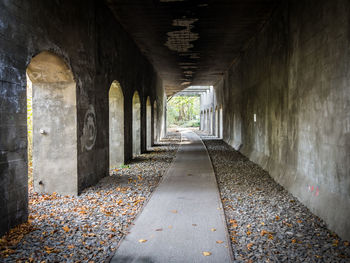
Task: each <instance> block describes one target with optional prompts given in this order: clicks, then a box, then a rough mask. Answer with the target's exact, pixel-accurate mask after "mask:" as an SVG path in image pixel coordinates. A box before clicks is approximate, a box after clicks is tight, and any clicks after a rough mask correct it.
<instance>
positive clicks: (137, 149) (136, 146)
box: [132, 91, 141, 157]
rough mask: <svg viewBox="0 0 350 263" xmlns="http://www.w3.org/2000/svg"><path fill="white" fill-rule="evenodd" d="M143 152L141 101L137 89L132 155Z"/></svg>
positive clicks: (133, 112)
mask: <svg viewBox="0 0 350 263" xmlns="http://www.w3.org/2000/svg"><path fill="white" fill-rule="evenodd" d="M139 154H141V101H140V96H139V93H138V92H137V91H135V93H134V96H133V97H132V156H133V157H135V156H136V155H139Z"/></svg>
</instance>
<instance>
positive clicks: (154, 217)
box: [111, 131, 232, 263]
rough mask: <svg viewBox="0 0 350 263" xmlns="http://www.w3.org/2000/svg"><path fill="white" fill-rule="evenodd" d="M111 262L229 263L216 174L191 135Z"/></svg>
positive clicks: (187, 134)
mask: <svg viewBox="0 0 350 263" xmlns="http://www.w3.org/2000/svg"><path fill="white" fill-rule="evenodd" d="M181 136H182V140H181V145H180V147H179V149H178V152H177V154H176V158H175V159H174V161H173V163H172V165H171V166H170V168H169V170H168V171H167V173H166V175H165V176H164V179H163V181H162V182H161V183H160V185H159V186H158V188H157V190H156V191H155V192H154V193H153V195H152V196H151V198H150V200H149V201H148V203H147V204H146V205H145V207H144V208H143V211H142V212H141V214H140V215H139V216H138V218H137V219H136V220H135V225H134V226H132V227H131V229H130V234H128V235H127V236H126V237H125V238H124V240H123V241H122V242H121V245H120V247H119V248H118V249H117V252H116V254H115V256H114V257H113V259H112V261H111V262H113V263H116V262H145V263H146V262H150V263H151V262H154V263H155V262H193V263H197V262H198V263H199V262H230V261H231V260H232V258H231V249H230V247H229V246H230V242H229V240H228V233H227V229H226V224H225V217H224V213H223V209H222V205H221V200H220V195H219V191H218V188H217V183H216V179H215V174H214V171H213V168H212V165H211V161H210V159H209V156H208V153H207V150H206V148H205V146H204V144H203V143H202V141H201V139H200V138H199V137H198V135H196V134H195V133H193V132H192V131H184V132H182V133H181Z"/></svg>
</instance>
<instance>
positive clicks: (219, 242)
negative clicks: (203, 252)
mask: <svg viewBox="0 0 350 263" xmlns="http://www.w3.org/2000/svg"><path fill="white" fill-rule="evenodd" d="M216 243H218V244H222V243H224V241H222V240H218V241H216Z"/></svg>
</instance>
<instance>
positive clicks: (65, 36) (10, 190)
mask: <svg viewBox="0 0 350 263" xmlns="http://www.w3.org/2000/svg"><path fill="white" fill-rule="evenodd" d="M0 46H1V49H0V105H1V109H0V214H1V217H0V234H2V233H4V232H5V231H6V230H8V229H9V228H10V227H11V226H14V225H16V224H18V223H20V222H23V221H25V220H26V218H27V214H28V211H27V203H28V200H27V191H28V190H27V183H28V179H27V130H26V68H27V66H28V64H29V62H30V61H31V59H32V57H33V56H35V55H36V54H38V53H40V52H41V51H44V50H49V51H51V52H53V53H55V54H57V55H58V56H59V57H61V58H62V59H63V60H64V61H65V63H66V64H67V65H68V66H69V68H70V70H71V71H72V73H73V75H74V80H75V83H76V100H77V103H76V105H77V107H76V112H77V144H78V147H77V162H78V163H77V169H78V192H80V191H81V190H82V189H84V188H85V187H87V186H89V185H92V184H94V183H96V182H97V181H98V180H99V179H100V178H101V177H103V176H106V175H107V174H108V168H109V163H108V162H109V161H108V160H109V156H108V155H109V147H108V144H109V129H108V127H109V125H108V121H109V118H108V116H109V109H108V104H109V102H108V91H109V88H110V86H111V84H112V82H113V81H114V80H117V81H118V82H119V83H120V85H121V87H122V89H123V94H124V120H125V123H124V124H125V126H124V134H125V138H124V140H125V149H124V151H125V159H126V160H128V159H130V158H131V157H132V137H131V134H132V126H131V125H132V124H131V119H132V95H133V93H134V91H135V90H138V92H139V94H140V97H141V102H142V103H144V102H145V100H146V97H147V96H150V97H151V100H152V101H154V100H157V105H158V109H159V112H158V113H159V118H158V122H159V123H162V122H164V119H163V115H162V114H163V111H162V109H163V108H164V105H163V103H164V91H163V87H162V81H161V79H160V78H159V77H158V75H157V74H156V72H155V70H154V68H153V67H152V66H151V64H150V63H149V62H148V61H147V60H146V59H145V57H144V56H143V55H142V54H141V52H140V51H139V50H138V48H137V47H136V45H135V44H134V42H133V41H132V40H131V38H130V37H129V35H128V34H127V33H126V32H125V31H124V30H123V29H122V27H121V25H120V24H119V23H118V22H117V21H116V20H115V18H114V16H113V15H112V13H111V12H110V11H109V9H108V8H107V7H106V6H105V5H104V4H103V3H102V1H93V0H87V1H80V0H75V1H69V0H61V1H45V0H33V1H19V0H13V1H0ZM142 109H145V105H143V106H142ZM91 114H92V115H93V116H94V118H93V120H94V129H93V130H94V133H95V137H94V138H95V139H94V140H93V141H89V140H86V137H84V130H86V125H88V123H87V119H86V116H87V115H89V116H90V115H91ZM141 115H142V118H143V119H142V121H143V122H145V121H146V119H145V111H144V110H143V111H142V112H141ZM90 120H91V118H90ZM84 127H85V129H84ZM159 127H161V125H160V126H159ZM159 133H160V132H159ZM142 134H146V133H145V131H143V132H142ZM142 143H143V144H144V145H145V143H146V141H145V136H144V137H142ZM87 144H88V145H89V147H87Z"/></svg>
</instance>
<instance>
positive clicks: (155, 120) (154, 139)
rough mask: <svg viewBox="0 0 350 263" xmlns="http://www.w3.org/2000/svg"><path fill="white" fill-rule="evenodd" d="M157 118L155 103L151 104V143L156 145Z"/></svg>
mask: <svg viewBox="0 0 350 263" xmlns="http://www.w3.org/2000/svg"><path fill="white" fill-rule="evenodd" d="M157 125H158V117H157V101H156V100H155V101H154V102H153V141H154V143H156V142H157V141H158V140H157V132H158V131H157V128H158V126H157Z"/></svg>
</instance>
